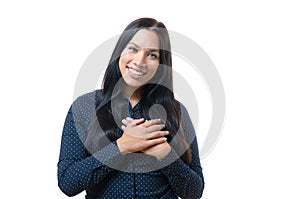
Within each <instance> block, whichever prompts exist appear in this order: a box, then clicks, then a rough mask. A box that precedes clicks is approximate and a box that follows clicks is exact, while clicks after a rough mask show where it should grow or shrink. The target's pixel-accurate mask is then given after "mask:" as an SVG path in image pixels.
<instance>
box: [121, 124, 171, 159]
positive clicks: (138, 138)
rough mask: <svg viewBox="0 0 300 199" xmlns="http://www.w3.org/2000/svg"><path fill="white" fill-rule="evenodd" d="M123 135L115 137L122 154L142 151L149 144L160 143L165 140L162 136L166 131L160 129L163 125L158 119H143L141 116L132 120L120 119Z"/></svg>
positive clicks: (166, 133) (149, 145)
mask: <svg viewBox="0 0 300 199" xmlns="http://www.w3.org/2000/svg"><path fill="white" fill-rule="evenodd" d="M122 122H123V124H126V126H122V129H123V130H124V133H123V135H122V136H121V137H120V138H119V139H117V145H118V147H119V150H120V151H121V153H122V154H126V153H134V152H137V151H143V150H145V149H147V148H149V147H151V146H154V145H157V144H161V143H163V142H165V141H166V140H167V138H165V137H164V136H166V135H168V134H169V132H168V131H161V130H162V129H163V128H164V127H165V125H164V124H161V120H160V119H152V120H149V121H146V122H145V121H144V119H143V118H141V119H138V120H133V119H131V118H126V119H124V120H122Z"/></svg>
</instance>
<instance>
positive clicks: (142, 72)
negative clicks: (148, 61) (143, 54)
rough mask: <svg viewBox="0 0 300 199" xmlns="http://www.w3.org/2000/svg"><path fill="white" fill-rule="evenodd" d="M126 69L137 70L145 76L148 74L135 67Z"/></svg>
mask: <svg viewBox="0 0 300 199" xmlns="http://www.w3.org/2000/svg"><path fill="white" fill-rule="evenodd" d="M126 68H128V69H129V68H131V69H133V70H136V71H137V72H139V73H143V75H145V74H146V73H145V72H144V71H142V70H140V69H138V68H135V67H131V66H126Z"/></svg>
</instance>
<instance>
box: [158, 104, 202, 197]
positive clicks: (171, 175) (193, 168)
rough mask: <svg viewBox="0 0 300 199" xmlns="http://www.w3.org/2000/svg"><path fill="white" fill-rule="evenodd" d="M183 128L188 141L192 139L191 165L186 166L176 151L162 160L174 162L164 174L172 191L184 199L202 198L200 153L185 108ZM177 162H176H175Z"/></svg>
mask: <svg viewBox="0 0 300 199" xmlns="http://www.w3.org/2000/svg"><path fill="white" fill-rule="evenodd" d="M182 114H183V123H184V124H183V128H184V132H185V134H186V136H187V137H188V139H192V142H191V144H190V148H191V150H192V161H191V164H186V163H185V162H184V161H183V160H182V159H181V158H180V157H179V155H178V154H177V153H176V152H175V150H174V149H171V152H170V153H169V154H168V155H167V156H166V157H165V158H164V159H163V160H162V162H164V163H167V162H172V163H171V164H165V165H166V166H165V167H164V168H162V173H163V174H164V175H165V176H166V177H167V179H168V181H169V183H170V185H171V189H172V190H173V191H174V193H175V194H176V195H177V196H179V197H181V198H182V199H196V198H201V197H202V193H203V189H204V178H203V173H202V167H201V164H200V158H199V151H198V144H197V139H196V136H195V130H194V128H193V125H192V122H191V120H190V117H189V115H188V113H187V111H186V109H185V108H183V112H182ZM174 160H175V161H174Z"/></svg>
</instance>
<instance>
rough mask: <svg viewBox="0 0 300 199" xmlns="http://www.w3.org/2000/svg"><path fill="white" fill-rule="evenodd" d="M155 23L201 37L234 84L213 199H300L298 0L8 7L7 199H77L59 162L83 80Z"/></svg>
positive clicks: (2, 79)
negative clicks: (86, 68)
mask: <svg viewBox="0 0 300 199" xmlns="http://www.w3.org/2000/svg"><path fill="white" fill-rule="evenodd" d="M144 16H147V17H154V18H156V19H158V20H160V21H162V22H164V23H165V24H166V26H167V27H168V28H169V29H170V30H175V31H177V32H180V33H182V34H184V35H186V36H187V37H189V38H191V39H192V40H194V41H196V42H197V43H198V44H199V45H200V46H201V47H202V48H203V49H204V50H205V51H206V52H207V53H208V54H209V56H210V57H211V59H212V60H213V62H214V63H215V65H216V67H217V69H218V71H219V74H220V76H221V78H222V81H223V84H224V87H225V93H226V110H227V111H226V121H225V125H224V128H223V131H222V137H221V138H220V140H219V142H218V143H217V145H216V147H215V149H214V150H213V151H212V153H211V154H210V155H209V156H207V157H206V158H205V159H203V160H202V166H203V172H204V175H205V182H206V188H205V191H204V195H203V198H206V199H208V198H210V199H216V198H232V199H235V198H236V199H240V198H243V199H247V198H251V199H252V198H289V199H292V198H299V197H300V193H299V179H300V171H299V168H300V161H299V151H300V144H299V136H298V134H299V133H300V127H299V119H300V105H299V102H300V93H299V85H300V78H299V77H298V76H299V75H300V70H299V69H298V68H299V67H300V59H299V52H300V37H299V35H300V29H299V19H300V12H299V6H298V4H297V1H296V0H295V1H292V0H285V1H283V0H281V1H276V0H273V1H271V0H270V1H267V0H252V1H245V0H236V1H233V0H229V1H220V0H219V1H217V0H210V1H162V0H159V1H156V0H152V1H143V2H142V1H137V0H135V1H119V2H117V1H91V0H90V1H74V0H72V1H49V2H42V1H7V2H6V3H5V2H3V1H1V3H0V22H1V23H0V29H1V30H0V35H1V37H0V57H1V58H0V66H1V71H0V89H1V103H0V110H1V111H0V117H1V118H0V119H1V125H0V128H1V129H0V131H1V135H2V136H1V138H2V139H1V144H0V147H1V148H0V151H1V170H0V176H1V178H0V180H1V196H0V197H1V198H51V199H54V198H55V199H62V198H67V197H66V196H65V195H63V193H62V192H60V190H59V188H58V186H57V179H56V164H57V160H58V154H59V147H60V137H61V131H62V127H63V122H64V119H65V116H66V113H67V110H68V108H69V106H70V104H71V103H72V101H73V89H74V84H75V80H76V77H77V74H78V72H79V70H80V67H81V66H82V63H83V62H84V61H85V59H86V58H87V56H88V55H89V54H90V53H91V52H92V51H93V50H94V49H95V48H96V47H97V46H98V45H100V44H101V43H102V42H104V41H105V40H107V39H108V38H110V37H111V36H114V35H116V34H119V33H120V32H121V31H122V30H123V29H124V28H125V26H126V25H127V24H128V23H129V22H131V21H132V20H134V19H136V18H139V17H144ZM74 198H84V195H83V194H81V195H78V196H76V197H74Z"/></svg>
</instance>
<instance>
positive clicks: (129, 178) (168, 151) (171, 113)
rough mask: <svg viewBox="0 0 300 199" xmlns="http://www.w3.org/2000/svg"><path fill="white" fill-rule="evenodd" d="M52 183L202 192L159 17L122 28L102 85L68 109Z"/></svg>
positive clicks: (188, 195) (140, 191) (94, 189)
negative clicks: (174, 91)
mask: <svg viewBox="0 0 300 199" xmlns="http://www.w3.org/2000/svg"><path fill="white" fill-rule="evenodd" d="M58 185H59V187H60V189H61V190H62V191H63V192H64V193H65V194H66V195H68V196H74V195H76V194H78V193H80V192H82V191H84V190H85V191H86V193H87V195H86V198H92V199H94V198H95V199H97V198H99V199H100V198H108V199H112V198H113V199H114V198H117V199H119V198H143V199H154V198H167V199H172V198H178V197H180V198H182V199H193V198H201V196H202V192H203V189H204V181H203V175H202V168H201V165H200V159H199V154H198V146H197V139H196V136H195V132H194V128H193V125H192V123H191V120H190V118H189V115H188V113H187V110H186V109H185V108H184V106H183V105H182V104H180V103H179V102H178V101H176V99H175V98H174V94H173V79H172V59H171V46H170V39H169V35H168V31H167V29H166V27H165V26H164V24H163V23H161V22H158V21H156V20H155V19H151V18H141V19H137V20H135V21H133V22H132V23H130V24H129V25H128V26H127V27H126V29H125V30H124V32H123V33H122V34H121V36H120V38H119V40H118V42H117V44H116V46H115V49H114V51H113V53H112V57H111V60H110V62H109V64H108V66H107V69H106V72H105V76H104V79H103V84H102V89H101V90H96V91H94V92H91V93H88V94H85V95H83V96H81V97H79V98H77V99H76V100H75V101H74V102H73V104H72V106H71V108H70V109H69V112H68V114H67V117H66V121H65V125H64V129H63V135H62V142H61V151H60V157H59V162H58Z"/></svg>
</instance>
